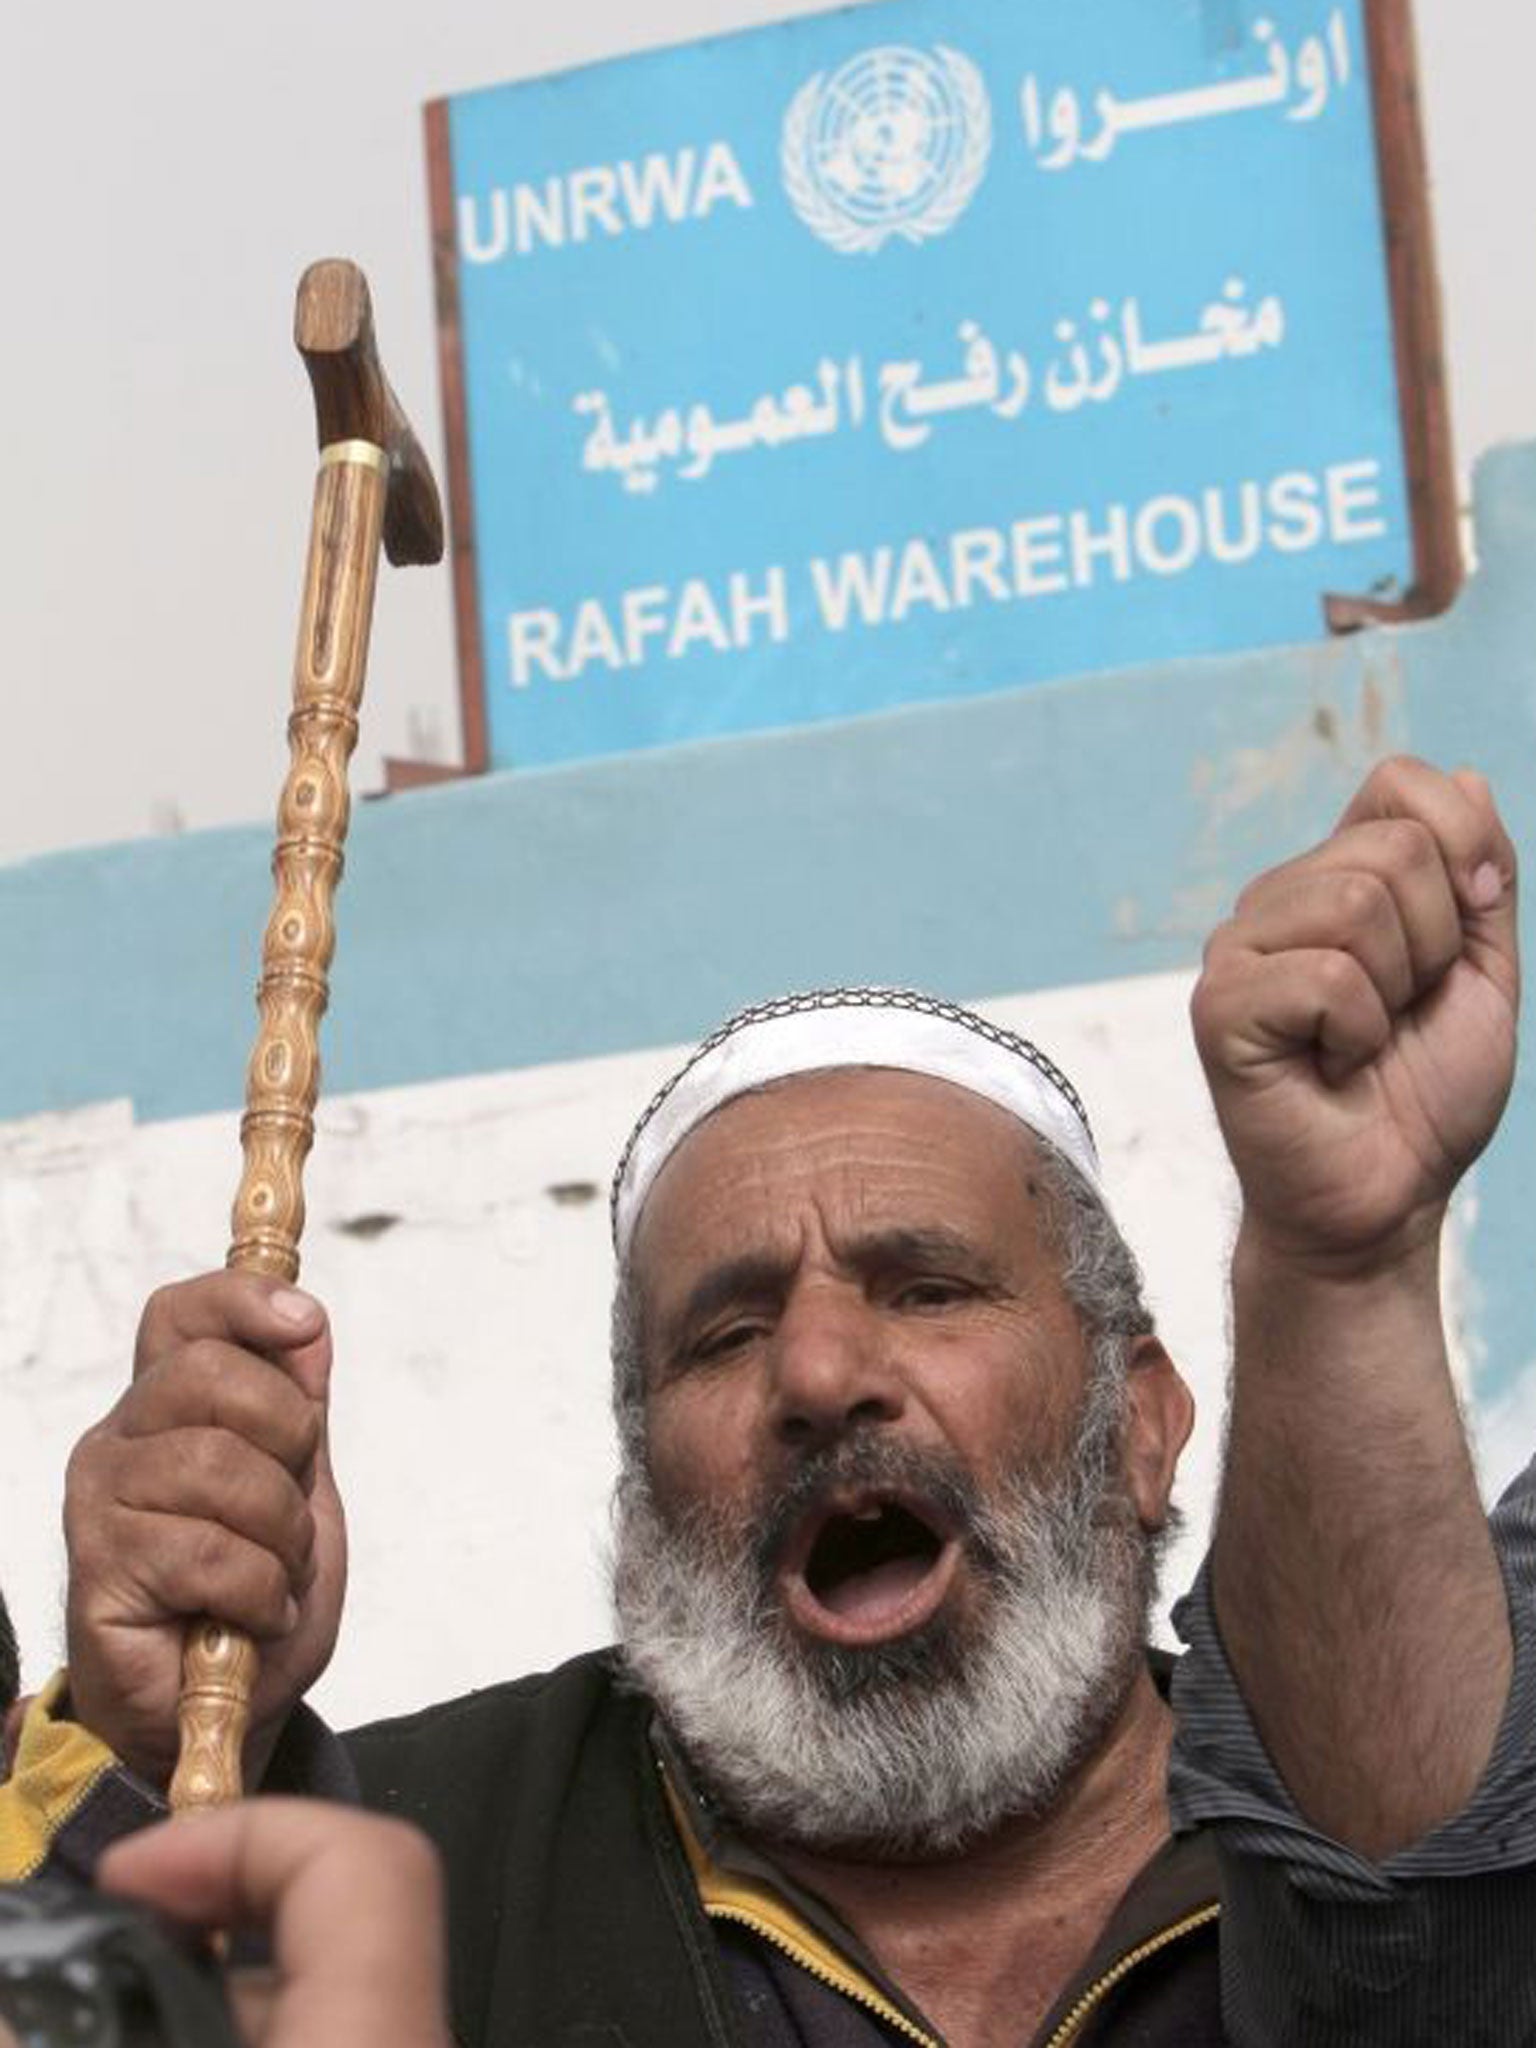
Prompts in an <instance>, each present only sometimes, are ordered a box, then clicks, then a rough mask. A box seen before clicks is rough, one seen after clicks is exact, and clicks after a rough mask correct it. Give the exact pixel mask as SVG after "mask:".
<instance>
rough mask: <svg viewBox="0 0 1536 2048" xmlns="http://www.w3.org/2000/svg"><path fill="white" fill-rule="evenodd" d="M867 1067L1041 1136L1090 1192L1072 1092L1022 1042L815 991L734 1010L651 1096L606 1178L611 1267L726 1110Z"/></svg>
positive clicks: (912, 1000) (898, 1003) (932, 1010)
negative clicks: (674, 1170)
mask: <svg viewBox="0 0 1536 2048" xmlns="http://www.w3.org/2000/svg"><path fill="white" fill-rule="evenodd" d="M865 1068H875V1069H887V1070H892V1071H897V1072H904V1073H908V1074H916V1075H923V1076H927V1077H929V1078H931V1079H933V1080H936V1081H941V1082H945V1083H948V1084H950V1085H952V1086H953V1087H956V1088H959V1089H962V1090H964V1091H966V1092H968V1093H969V1094H971V1095H972V1096H979V1097H981V1098H982V1099H983V1100H984V1101H987V1102H989V1103H991V1104H993V1105H994V1106H996V1107H998V1108H1000V1109H1002V1110H1003V1111H1005V1112H1006V1113H1007V1115H1008V1116H1010V1117H1011V1118H1013V1119H1014V1120H1015V1121H1016V1122H1018V1123H1019V1124H1022V1125H1023V1126H1024V1127H1025V1129H1027V1130H1029V1131H1031V1132H1033V1133H1034V1134H1035V1135H1036V1136H1038V1137H1041V1138H1044V1139H1045V1140H1046V1142H1047V1143H1048V1144H1049V1145H1050V1146H1051V1147H1052V1148H1053V1149H1054V1150H1055V1151H1057V1152H1059V1153H1061V1154H1062V1155H1063V1156H1064V1157H1065V1158H1067V1159H1068V1160H1069V1161H1070V1162H1071V1163H1072V1165H1073V1166H1075V1167H1076V1168H1077V1170H1078V1172H1079V1173H1081V1174H1082V1176H1083V1178H1084V1179H1085V1180H1086V1181H1087V1182H1088V1184H1089V1186H1090V1187H1091V1188H1092V1189H1094V1191H1095V1192H1097V1191H1098V1189H1099V1166H1098V1155H1097V1152H1096V1151H1095V1148H1094V1143H1093V1136H1092V1133H1091V1131H1090V1129H1089V1126H1088V1119H1087V1115H1086V1113H1085V1111H1084V1109H1083V1106H1082V1103H1081V1101H1080V1100H1079V1098H1078V1095H1077V1092H1076V1090H1075V1089H1074V1088H1073V1087H1072V1084H1071V1083H1070V1082H1069V1081H1068V1080H1067V1078H1066V1076H1065V1075H1064V1074H1063V1073H1062V1072H1061V1070H1060V1068H1059V1067H1057V1066H1056V1064H1055V1063H1054V1061H1052V1060H1051V1059H1050V1058H1049V1057H1048V1056H1047V1055H1046V1054H1044V1053H1043V1052H1041V1051H1040V1049H1039V1048H1038V1047H1037V1046H1035V1045H1033V1044H1032V1043H1031V1042H1030V1041H1029V1040H1028V1039H1023V1038H1020V1037H1018V1036H1017V1035H1016V1034H1015V1033H1013V1032H1010V1031H1007V1030H1005V1029H1003V1028H1002V1027H1001V1026H999V1025H996V1024H993V1023H991V1022H990V1021H989V1020H988V1019H986V1018H983V1017H981V1016H979V1015H977V1014H976V1013H974V1012H972V1011H968V1010H963V1009H961V1008H960V1007H959V1006H958V1005H955V1004H952V1003H946V1002H943V1001H942V1000H940V999H939V998H936V997H931V996H924V995H921V994H918V993H916V992H914V991H911V990H900V989H897V990H892V989H859V990H847V989H836V990H823V991H818V992H814V993H812V994H809V995H804V996H789V997H783V998H780V999H778V1000H777V1001H775V1002H773V1003H769V1004H762V1005H759V1006H757V1007H755V1008H753V1009H751V1010H745V1011H742V1012H740V1013H739V1014H738V1015H737V1016H736V1017H733V1018H731V1019H729V1020H728V1021H727V1023H725V1024H724V1025H722V1026H721V1028H720V1029H719V1030H718V1031H717V1032H716V1033H715V1034H714V1035H713V1036H712V1037H711V1038H709V1039H706V1040H705V1042H704V1044H703V1045H701V1046H700V1047H699V1049H698V1050H697V1052H695V1053H694V1054H693V1056H692V1057H691V1058H690V1059H689V1060H688V1061H687V1062H686V1064H685V1065H684V1066H683V1067H682V1068H680V1069H679V1071H678V1072H677V1073H676V1074H675V1075H673V1077H672V1078H671V1080H669V1081H668V1082H667V1083H666V1085H665V1086H664V1087H663V1088H662V1089H661V1090H660V1091H659V1092H658V1094H657V1095H656V1096H655V1097H654V1099H653V1100H652V1101H651V1103H650V1104H649V1106H648V1107H647V1109H646V1111H645V1113H644V1114H643V1115H642V1117H641V1118H640V1120H639V1122H638V1123H637V1124H636V1126H635V1128H634V1130H633V1132H632V1133H631V1135H630V1139H629V1142H628V1144H627V1145H626V1146H625V1148H624V1152H623V1155H622V1157H621V1158H620V1161H619V1167H618V1171H617V1173H616V1174H615V1176H614V1184H613V1204H612V1206H613V1235H614V1245H615V1248H616V1250H617V1252H618V1254H619V1257H620V1259H621V1260H623V1259H625V1258H627V1256H628V1253H629V1249H630V1246H631V1244H632V1242H633V1238H634V1233H635V1229H636V1227H637V1225H638V1222H639V1219H640V1215H641V1213H642V1211H643V1209H644V1207H645V1204H646V1202H647V1200H648V1198H649V1195H650V1192H651V1189H652V1188H653V1186H654V1185H655V1183H656V1180H657V1177H658V1176H659V1175H660V1173H661V1171H662V1169H663V1168H664V1167H665V1166H666V1164H667V1162H668V1160H669V1159H670V1158H671V1157H672V1156H673V1154H674V1153H675V1152H676V1151H677V1149H678V1147H679V1146H680V1145H682V1144H683V1142H684V1141H685V1140H686V1139H687V1138H688V1137H689V1135H690V1134H691V1133H692V1132H694V1131H695V1130H697V1129H698V1128H699V1127H700V1126H701V1125H703V1124H705V1123H707V1122H709V1121H710V1120H711V1119H712V1118H713V1117H715V1116H716V1115H717V1114H718V1112H719V1111H720V1110H721V1109H722V1108H723V1107H724V1106H725V1105H726V1104H728V1103H730V1102H733V1101H735V1100H737V1099H739V1098H741V1097H743V1096H750V1095H753V1094H755V1093H757V1092H759V1091H761V1090H762V1089H764V1088H766V1087H768V1086H770V1085H771V1084H774V1083H778V1082H784V1081H787V1080H789V1079H791V1078H792V1077H795V1076H807V1075H814V1074H819V1073H825V1072H829V1071H844V1070H855V1069H865Z"/></svg>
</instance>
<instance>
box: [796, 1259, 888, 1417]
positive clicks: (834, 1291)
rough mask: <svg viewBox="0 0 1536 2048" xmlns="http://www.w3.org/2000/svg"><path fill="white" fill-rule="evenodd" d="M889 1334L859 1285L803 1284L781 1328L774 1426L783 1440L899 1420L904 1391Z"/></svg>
mask: <svg viewBox="0 0 1536 2048" xmlns="http://www.w3.org/2000/svg"><path fill="white" fill-rule="evenodd" d="M888 1334H889V1333H888V1332H884V1331H882V1329H881V1319H880V1316H879V1314H878V1312H877V1311H876V1310H875V1309H874V1308H873V1307H871V1305H870V1304H869V1303H868V1302H866V1301H865V1300H864V1299H863V1298H862V1296H861V1295H860V1294H859V1293H858V1291H857V1290H856V1289H853V1288H845V1287H842V1286H831V1285H826V1286H815V1287H808V1288H804V1289H801V1290H797V1291H796V1293H795V1294H794V1295H792V1296H791V1298H790V1300H789V1301H788V1302H787V1303H786V1305H785V1307H784V1310H783V1313H782V1314H781V1316H780V1318H779V1322H778V1326H777V1328H776V1329H775V1331H774V1335H773V1345H772V1367H773V1392H772V1402H773V1429H774V1434H775V1435H776V1436H777V1437H778V1438H779V1440H780V1441H781V1442H782V1443H786V1444H795V1445H805V1444H808V1443H814V1442H817V1441H822V1440H830V1439H832V1438H835V1437H838V1436H840V1435H842V1434H843V1432H844V1431H845V1430H848V1429H853V1428H859V1427H862V1426H867V1425H869V1424H872V1423H880V1422H894V1421H895V1420H896V1418H897V1417H898V1416H899V1415H900V1414H901V1412H902V1407H903V1392H902V1383H901V1380H900V1378H899V1376H898V1373H897V1371H896V1369H895V1366H894V1363H893V1361H892V1359H891V1355H890V1346H889V1342H888Z"/></svg>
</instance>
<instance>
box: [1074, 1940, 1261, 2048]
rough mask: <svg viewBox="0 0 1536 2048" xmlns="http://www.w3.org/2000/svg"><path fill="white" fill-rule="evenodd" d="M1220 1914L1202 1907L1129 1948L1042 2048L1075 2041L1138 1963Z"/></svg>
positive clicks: (1094, 1984) (1084, 1995)
mask: <svg viewBox="0 0 1536 2048" xmlns="http://www.w3.org/2000/svg"><path fill="white" fill-rule="evenodd" d="M1220 1912H1221V1907H1220V1906H1219V1905H1210V1906H1202V1907H1201V1908H1200V1910H1199V1912H1198V1913H1191V1914H1189V1915H1188V1916H1187V1918H1185V1919H1183V1920H1176V1921H1175V1922H1174V1924H1173V1925H1172V1926H1171V1927H1165V1928H1163V1930H1162V1931H1161V1933H1158V1934H1154V1935H1153V1936H1152V1938H1151V1939H1150V1940H1149V1941H1144V1942H1142V1943H1141V1944H1140V1946H1139V1947H1137V1948H1133V1949H1131V1950H1130V1951H1129V1952H1128V1953H1127V1954H1125V1955H1123V1956H1122V1957H1121V1958H1120V1960H1119V1962H1117V1963H1116V1964H1115V1966H1114V1968H1113V1969H1112V1970H1106V1971H1105V1972H1104V1975H1103V1976H1102V1977H1099V1978H1096V1979H1095V1981H1094V1982H1093V1983H1092V1984H1090V1985H1089V1986H1088V1989H1087V1990H1086V1991H1085V1992H1084V1993H1083V1995H1082V1997H1081V1998H1080V1999H1079V2000H1078V2001H1077V2003H1076V2005H1074V2006H1073V2008H1072V2010H1071V2011H1070V2012H1069V2013H1068V2014H1067V2016H1066V2018H1065V2019H1064V2020H1063V2021H1062V2022H1061V2025H1060V2026H1059V2027H1058V2028H1057V2029H1056V2031H1055V2033H1054V2034H1052V2036H1051V2038H1050V2039H1049V2040H1048V2041H1047V2042H1046V2044H1045V2048H1067V2044H1068V2043H1069V2042H1071V2041H1074V2040H1076V2038H1077V2035H1078V2032H1079V2030H1080V2029H1081V2027H1082V2025H1083V2022H1084V2021H1085V2020H1086V2019H1087V2018H1088V2016H1089V2014H1090V2013H1091V2012H1092V2011H1093V2009H1094V2007H1095V2006H1096V2005H1098V2004H1100V2003H1101V2002H1102V2001H1103V2000H1104V1999H1105V1998H1107V1997H1108V1995H1109V1994H1110V1992H1111V1991H1113V1990H1114V1988H1115V1986H1116V1985H1117V1984H1118V1983H1120V1982H1121V1981H1122V1980H1123V1979H1124V1978H1125V1977H1127V1976H1129V1975H1130V1973H1131V1971H1132V1970H1134V1969H1135V1968H1136V1966H1137V1964H1138V1963H1144V1962H1145V1961H1146V1960H1147V1958H1148V1956H1155V1955H1156V1954H1157V1952H1158V1950H1159V1949H1162V1948H1166V1947H1167V1946H1168V1944H1169V1943H1170V1942H1172V1941H1178V1940H1179V1939H1180V1938H1181V1937H1182V1936H1183V1935H1186V1934H1193V1933H1194V1931H1195V1929H1196V1928H1197V1927H1208V1926H1209V1925H1210V1923H1211V1922H1212V1921H1213V1920H1214V1919H1216V1918H1217V1916H1218V1915H1219V1914H1220Z"/></svg>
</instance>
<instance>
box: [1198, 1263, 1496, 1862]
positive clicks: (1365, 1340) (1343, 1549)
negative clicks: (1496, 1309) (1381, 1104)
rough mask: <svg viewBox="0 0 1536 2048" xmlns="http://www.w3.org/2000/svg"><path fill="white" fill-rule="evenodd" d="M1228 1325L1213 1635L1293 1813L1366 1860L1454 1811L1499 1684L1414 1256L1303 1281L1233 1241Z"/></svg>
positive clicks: (1451, 1398)
mask: <svg viewBox="0 0 1536 2048" xmlns="http://www.w3.org/2000/svg"><path fill="white" fill-rule="evenodd" d="M1233 1324H1234V1342H1235V1352H1236V1373H1235V1386H1234V1394H1233V1406H1232V1423H1231V1440H1230V1443H1229V1446H1228V1453H1227V1463H1226V1477H1225V1481H1224V1485H1223V1492H1222V1500H1221V1506H1220V1511H1219V1516H1218V1524H1217V1537H1216V1543H1215V1550H1214V1559H1213V1579H1214V1592H1215V1603H1216V1614H1217V1620H1218V1623H1219V1626H1220V1629H1221V1634H1222V1639H1223V1643H1224V1645H1225V1648H1226V1651H1227V1655H1228V1657H1229V1659H1230V1661H1231V1664H1232V1667H1233V1671H1234V1673H1235V1675H1236V1677H1237V1679H1238V1682H1239V1684H1240V1685H1241V1687H1242V1690H1243V1693H1244V1696H1245V1697H1246V1699H1247V1701H1248V1703H1249V1707H1250V1710H1251V1712H1252V1714H1253V1717H1254V1721H1255V1723H1256V1725H1257V1727H1258V1730H1259V1732H1260V1734H1261V1735H1262V1737H1263V1738H1264V1741H1265V1744H1266V1746H1267V1748H1268V1749H1269V1752H1270V1754H1271V1756H1272V1757H1273V1759H1274V1762H1275V1764H1276V1766H1277V1768H1278V1769H1279V1771H1280V1773H1281V1775H1282V1777H1283V1778H1284V1779H1285V1782H1286V1785H1287V1787H1288V1789H1289V1791H1290V1793H1291V1795H1292V1797H1293V1798H1294V1799H1295V1801H1296V1803H1297V1805H1298V1807H1299V1808H1300V1810H1301V1812H1302V1814H1303V1815H1304V1816H1305V1818H1306V1819H1307V1820H1308V1821H1309V1822H1310V1823H1311V1824H1312V1825H1313V1826H1314V1827H1316V1828H1318V1829H1320V1830H1322V1831H1323V1832H1325V1833H1327V1834H1329V1835H1331V1836H1333V1837H1334V1838H1335V1839H1337V1840H1339V1841H1341V1842H1343V1843H1345V1844H1347V1845H1348V1846H1349V1847H1351V1848H1354V1849H1356V1850H1358V1851H1360V1852H1361V1853H1362V1854H1365V1855H1367V1856H1371V1857H1373V1858H1378V1859H1379V1858H1382V1857H1384V1856H1387V1855H1390V1854H1391V1853H1392V1852H1393V1851H1394V1850H1397V1849H1401V1848H1404V1847H1406V1846H1407V1845H1408V1844H1409V1843H1411V1842H1413V1841H1416V1840H1417V1839H1418V1838H1419V1837H1420V1836H1422V1835H1424V1834H1426V1833H1427V1832H1428V1831H1429V1830H1430V1829H1431V1828H1433V1827H1434V1826H1435V1825H1437V1824H1438V1823H1439V1822H1440V1821H1442V1820H1445V1819H1447V1818H1449V1817H1450V1815H1452V1814H1453V1813H1455V1812H1456V1811H1458V1810H1459V1808H1460V1807H1461V1806H1462V1805H1464V1804H1465V1802H1466V1800H1467V1798H1468V1796H1469V1795H1470V1794H1471V1792H1472V1790H1473V1788H1474V1787H1475V1785H1476V1783H1477V1780H1478V1778H1479V1777H1480V1775H1481V1773H1482V1771H1483V1769H1484V1768H1485V1766H1486V1764H1487V1761H1488V1758H1489V1755H1490V1753H1491V1750H1492V1747H1493V1743H1494V1738H1495V1736H1496V1734H1497V1732H1498V1727H1499V1721H1500V1717H1501V1715H1502V1713H1503V1709H1504V1705H1505V1701H1506V1698H1507V1695H1508V1689H1509V1675H1510V1663H1511V1642H1510V1633H1509V1617H1508V1609H1507V1604H1506V1599H1505V1593H1504V1585H1503V1580H1502V1577H1501V1575H1500V1572H1499V1567H1498V1563H1497V1560H1496V1558H1495V1556H1494V1551H1493V1546H1492V1543H1491V1541H1490V1539H1489V1535H1488V1529H1487V1523H1486V1520H1485V1518H1484V1515H1483V1511H1482V1506H1481V1503H1480V1500H1479V1497H1478V1491H1477V1483H1476V1478H1475V1475H1474V1473H1473V1469H1472V1463H1471V1458H1470V1455H1469V1453H1468V1449H1467V1444H1466V1439H1465V1435H1464V1432H1463V1429H1462V1425H1461V1417H1460V1412H1459V1408H1458V1404H1457V1400H1456V1394H1455V1389H1454V1387H1453V1385H1452V1383H1451V1378H1450V1373H1449V1370H1448V1366H1447V1362H1446V1356H1445V1345H1444V1338H1443V1335H1442V1329H1441V1320H1440V1304H1439V1286H1438V1271H1437V1257H1436V1251H1435V1247H1434V1245H1433V1244H1432V1243H1431V1244H1426V1245H1421V1246H1419V1247H1417V1248H1416V1249H1415V1250H1413V1251H1412V1252H1411V1253H1408V1254H1406V1255H1405V1256H1404V1257H1403V1258H1402V1259H1400V1260H1399V1261H1398V1262H1397V1263H1396V1264H1395V1265H1394V1266H1393V1267H1392V1268H1391V1269H1390V1270H1387V1271H1381V1270H1376V1269H1374V1268H1359V1267H1357V1268H1356V1269H1354V1270H1337V1271H1334V1272H1320V1271H1318V1270H1317V1269H1316V1268H1315V1267H1313V1266H1308V1265H1306V1264H1303V1263H1298V1262H1296V1261H1294V1260H1290V1259H1287V1258H1286V1257H1285V1256H1283V1255H1282V1254H1280V1253H1278V1252H1276V1251H1274V1250H1273V1249H1272V1248H1268V1247H1266V1246H1265V1245H1263V1244H1261V1243H1259V1242H1256V1241H1255V1239H1254V1237H1253V1236H1252V1235H1245V1236H1243V1237H1241V1238H1240V1239H1239V1244H1238V1249H1237V1254H1236V1257H1235V1260H1234V1266H1233Z"/></svg>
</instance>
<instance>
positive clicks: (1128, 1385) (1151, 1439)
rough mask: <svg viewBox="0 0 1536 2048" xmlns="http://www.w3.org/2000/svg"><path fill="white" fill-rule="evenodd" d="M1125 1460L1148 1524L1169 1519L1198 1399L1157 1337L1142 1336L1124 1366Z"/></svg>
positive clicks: (1157, 1525) (1144, 1522)
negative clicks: (1178, 1471)
mask: <svg viewBox="0 0 1536 2048" xmlns="http://www.w3.org/2000/svg"><path fill="white" fill-rule="evenodd" d="M1125 1392H1126V1421H1125V1448H1124V1453H1123V1465H1124V1471H1125V1481H1126V1485H1127V1486H1128V1487H1129V1489H1130V1494H1131V1499H1132V1500H1133V1501H1134V1502H1135V1504H1136V1513H1137V1517H1138V1518H1139V1520H1140V1522H1141V1526H1142V1527H1143V1528H1144V1529H1161V1528H1163V1527H1164V1525H1165V1524H1166V1522H1167V1520H1168V1500H1169V1496H1170V1494H1171V1493H1172V1492H1173V1479H1174V1474H1175V1472H1176V1471H1177V1470H1178V1464H1179V1453H1180V1452H1181V1451H1182V1450H1183V1448H1184V1446H1185V1444H1186V1443H1187V1442H1188V1441H1189V1432H1190V1430H1191V1429H1192V1428H1193V1427H1194V1422H1195V1399H1194V1396H1193V1394H1191V1393H1190V1391H1189V1388H1188V1387H1187V1386H1185V1384H1184V1382H1183V1380H1182V1379H1181V1378H1180V1376H1179V1369H1178V1367H1177V1366H1176V1365H1175V1364H1174V1362H1173V1360H1172V1359H1171V1358H1170V1357H1169V1356H1168V1354H1167V1352H1166V1351H1165V1350H1164V1349H1163V1347H1162V1344H1161V1343H1160V1342H1159V1341H1158V1339H1157V1338H1156V1337H1138V1338H1137V1339H1136V1340H1135V1342H1134V1344H1133V1345H1132V1346H1131V1356H1130V1360H1129V1363H1128V1364H1127V1367H1126V1381H1125Z"/></svg>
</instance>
